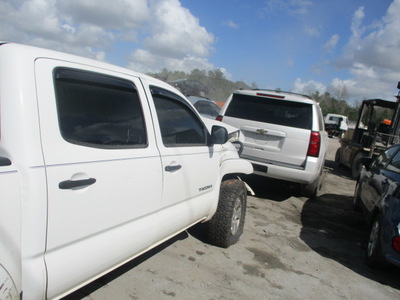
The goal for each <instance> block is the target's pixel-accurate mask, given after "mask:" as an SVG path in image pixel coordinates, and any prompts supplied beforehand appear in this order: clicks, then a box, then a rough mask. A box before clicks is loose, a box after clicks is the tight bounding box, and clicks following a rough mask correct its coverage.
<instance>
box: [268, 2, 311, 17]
mask: <svg viewBox="0 0 400 300" xmlns="http://www.w3.org/2000/svg"><path fill="white" fill-rule="evenodd" d="M265 4H266V8H265V10H266V11H267V12H269V13H280V12H284V13H287V14H290V15H305V14H308V7H309V6H311V5H313V3H312V1H309V0H268V1H266V3H265Z"/></svg>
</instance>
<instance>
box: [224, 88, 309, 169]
mask: <svg viewBox="0 0 400 300" xmlns="http://www.w3.org/2000/svg"><path fill="white" fill-rule="evenodd" d="M312 115H313V108H312V105H311V104H309V103H303V102H297V101H290V100H287V99H279V98H272V97H271V96H262V95H260V94H258V95H257V96H255V95H250V94H240V93H234V94H233V95H232V100H231V102H230V104H229V106H228V108H227V109H226V112H225V114H224V119H223V121H224V122H226V123H228V124H230V125H233V126H235V127H238V128H240V130H241V132H242V134H243V136H244V150H243V153H242V155H241V157H242V158H246V159H250V160H253V161H259V162H262V163H271V164H280V165H286V166H290V167H300V166H304V163H305V160H306V156H307V151H308V146H309V140H310V134H311V129H312V119H313V118H312Z"/></svg>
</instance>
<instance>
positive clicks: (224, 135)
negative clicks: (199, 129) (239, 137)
mask: <svg viewBox="0 0 400 300" xmlns="http://www.w3.org/2000/svg"><path fill="white" fill-rule="evenodd" d="M227 141H228V130H226V128H225V127H222V126H218V125H214V126H213V127H212V128H211V140H210V143H209V144H210V146H212V145H214V144H225V143H226V142H227Z"/></svg>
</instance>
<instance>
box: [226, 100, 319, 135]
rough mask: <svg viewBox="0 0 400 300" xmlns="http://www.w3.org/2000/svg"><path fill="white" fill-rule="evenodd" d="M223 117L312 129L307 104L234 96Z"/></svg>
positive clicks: (309, 108) (310, 110) (310, 115)
mask: <svg viewBox="0 0 400 300" xmlns="http://www.w3.org/2000/svg"><path fill="white" fill-rule="evenodd" d="M225 116H228V117H233V118H239V119H245V120H252V121H257V122H263V123H270V124H276V125H282V126H289V127H296V128H302V129H309V130H311V128H312V105H311V104H308V103H301V102H294V101H286V100H282V99H271V98H263V97H256V96H250V95H240V94H234V95H233V98H232V100H231V103H230V105H229V107H228V108H227V110H226V113H225Z"/></svg>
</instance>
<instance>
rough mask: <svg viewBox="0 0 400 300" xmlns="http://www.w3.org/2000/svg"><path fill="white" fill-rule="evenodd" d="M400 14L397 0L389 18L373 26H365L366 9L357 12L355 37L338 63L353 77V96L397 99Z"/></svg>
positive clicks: (353, 32)
mask: <svg viewBox="0 0 400 300" xmlns="http://www.w3.org/2000/svg"><path fill="white" fill-rule="evenodd" d="M399 15H400V0H394V1H393V2H392V4H391V5H390V6H389V8H388V10H387V12H386V15H385V16H384V17H383V18H382V19H381V20H378V21H375V22H374V23H373V24H363V21H364V17H365V14H364V8H363V7H360V8H359V9H357V11H356V12H355V13H354V16H353V20H352V25H351V32H352V36H351V38H350V39H349V41H348V44H347V45H346V47H345V50H344V52H343V55H342V57H341V58H340V59H339V60H338V61H337V63H336V65H337V66H338V67H340V68H344V69H348V70H349V71H350V73H351V75H352V76H353V77H352V78H351V83H352V84H351V85H350V86H349V87H347V90H348V92H349V94H350V96H352V97H354V98H375V97H381V98H384V99H388V100H393V94H394V92H393V91H395V90H396V84H397V81H399V80H400V55H399V49H400V18H399V17H398V16H399ZM344 82H348V81H346V80H345V81H344Z"/></svg>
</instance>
